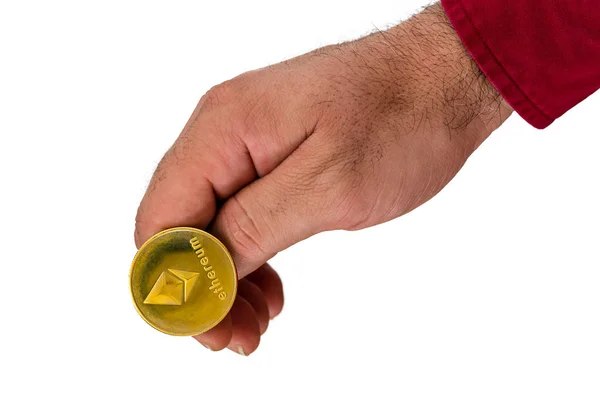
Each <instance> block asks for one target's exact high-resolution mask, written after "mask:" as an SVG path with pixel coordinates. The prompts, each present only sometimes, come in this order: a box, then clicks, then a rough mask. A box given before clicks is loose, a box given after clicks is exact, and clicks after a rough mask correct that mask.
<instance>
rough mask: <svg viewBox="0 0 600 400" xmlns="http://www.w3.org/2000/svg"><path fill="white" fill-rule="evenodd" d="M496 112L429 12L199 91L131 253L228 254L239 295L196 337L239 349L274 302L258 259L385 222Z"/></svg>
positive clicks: (419, 194)
mask: <svg viewBox="0 0 600 400" xmlns="http://www.w3.org/2000/svg"><path fill="white" fill-rule="evenodd" d="M510 113H511V110H510V108H509V107H508V106H507V105H506V104H505V103H504V102H503V101H502V99H501V98H500V96H499V95H498V93H497V92H496V90H495V89H494V88H493V87H492V86H491V85H490V84H489V82H488V81H487V80H486V79H485V77H484V76H483V75H482V74H481V72H480V71H479V69H478V68H477V66H476V65H475V64H474V62H473V60H472V59H471V58H470V57H469V55H468V54H467V53H466V51H465V50H464V48H463V47H462V44H461V43H460V41H459V39H458V38H457V36H456V34H455V32H454V31H453V29H452V27H451V25H450V23H449V22H448V20H447V18H446V16H445V14H444V12H443V10H442V8H441V6H440V5H435V6H432V7H429V8H428V9H426V10H425V11H423V12H422V13H420V14H419V15H417V16H415V17H414V18H412V19H410V20H409V21H407V22H405V23H403V24H401V25H399V26H397V27H395V28H392V29H391V30H389V31H386V32H378V33H375V34H373V35H370V36H368V37H365V38H363V39H360V40H357V41H355V42H351V43H345V44H342V45H337V46H329V47H325V48H322V49H319V50H316V51H314V52H311V53H309V54H306V55H303V56H301V57H297V58H295V59H292V60H289V61H286V62H283V63H280V64H277V65H273V66H270V67H267V68H264V69H261V70H257V71H252V72H248V73H245V74H243V75H241V76H239V77H237V78H234V79H233V80H231V81H228V82H225V83H223V84H221V85H219V86H217V87H215V88H213V89H211V90H210V91H209V92H208V93H207V94H206V95H205V96H204V97H203V98H202V99H201V100H200V102H199V104H198V106H197V107H196V110H195V111H194V113H193V114H192V116H191V118H190V120H189V122H188V123H187V125H186V127H185V128H184V130H183V132H182V133H181V135H180V137H179V138H178V139H177V141H176V142H175V144H174V145H173V146H172V147H171V148H170V149H169V151H168V152H167V154H166V155H165V157H164V159H163V160H162V161H161V163H160V164H159V166H158V168H157V170H156V172H155V174H154V177H153V179H152V182H151V183H150V186H149V188H148V191H147V193H146V195H145V196H144V199H143V200H142V203H141V205H140V208H139V211H138V216H137V223H136V234H135V239H136V244H137V246H140V245H141V244H142V243H143V242H144V241H146V240H147V239H148V238H149V237H150V236H152V235H153V234H154V233H156V232H158V231H160V230H162V229H166V228H170V227H173V226H195V227H199V228H203V229H207V230H209V231H211V232H213V233H214V234H215V235H216V236H217V237H218V238H220V239H221V240H222V241H223V242H224V243H225V244H226V245H227V247H228V248H229V249H230V251H231V253H232V255H233V257H234V260H235V263H236V265H237V268H238V272H239V275H240V278H242V280H241V281H240V293H239V296H238V298H237V299H236V302H235V304H234V306H233V308H232V310H231V313H230V315H229V316H228V317H227V318H226V319H225V320H224V321H223V322H222V323H220V324H219V325H218V326H217V327H215V328H213V329H212V330H211V331H210V332H207V333H205V334H203V335H199V336H198V337H197V339H198V340H199V341H200V342H201V343H203V344H205V345H207V346H208V347H210V348H211V349H213V350H219V349H223V348H225V347H228V348H230V349H232V350H234V351H239V352H241V353H243V354H250V353H251V352H253V351H254V350H255V349H256V347H257V346H258V343H259V340H260V335H261V334H262V333H263V332H264V331H265V330H266V328H267V325H268V322H269V319H270V318H273V317H274V316H275V315H277V314H278V313H279V312H280V311H281V308H282V306H283V292H282V286H281V281H280V280H279V277H278V276H277V274H276V273H275V272H274V270H273V269H272V268H271V267H269V266H268V265H266V264H265V263H266V262H267V260H269V259H270V258H271V257H273V256H274V255H275V254H276V253H277V252H279V251H281V250H283V249H286V248H287V247H289V246H291V245H293V244H294V243H297V242H299V241H301V240H303V239H305V238H307V237H309V236H311V235H314V234H316V233H318V232H322V231H327V230H334V229H346V230H356V229H362V228H366V227H369V226H372V225H376V224H380V223H382V222H385V221H388V220H391V219H393V218H396V217H399V216H401V215H403V214H405V213H407V212H409V211H411V210H412V209H414V208H416V207H418V206H419V205H421V204H423V203H424V202H426V201H427V200H429V199H430V198H431V197H433V196H434V195H435V194H436V193H438V192H439V191H440V190H441V189H442V188H443V187H444V186H445V185H446V184H447V183H448V182H449V181H450V180H451V179H452V178H453V177H454V176H455V174H456V173H457V172H458V171H459V169H460V168H461V167H462V165H463V164H464V163H465V161H466V160H467V158H468V157H469V156H470V155H471V153H472V152H473V151H474V150H475V149H476V148H477V147H478V146H479V145H480V144H481V143H482V142H483V141H484V140H485V139H486V138H487V137H488V136H489V135H490V134H491V132H492V131H494V130H495V129H496V128H498V127H499V126H500V125H501V124H502V122H503V121H504V120H505V119H506V118H507V117H508V116H509V115H510Z"/></svg>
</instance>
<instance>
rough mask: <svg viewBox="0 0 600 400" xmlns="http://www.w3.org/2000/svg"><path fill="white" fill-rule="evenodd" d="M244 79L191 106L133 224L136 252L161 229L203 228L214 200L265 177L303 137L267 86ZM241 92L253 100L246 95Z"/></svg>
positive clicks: (303, 131) (301, 126) (299, 126)
mask: <svg viewBox="0 0 600 400" xmlns="http://www.w3.org/2000/svg"><path fill="white" fill-rule="evenodd" d="M256 75H257V74H255V75H253V76H256ZM258 76H261V75H260V74H258ZM248 79H250V80H251V79H253V78H236V79H234V80H232V81H229V82H226V83H223V84H221V85H219V86H217V87H215V88H213V89H211V90H210V91H209V92H208V93H207V94H206V95H205V96H203V97H202V99H201V100H200V102H199V103H198V106H197V107H196V109H195V110H194V113H193V114H192V116H191V117H190V120H189V121H188V123H187V124H186V126H185V128H184V129H183V132H182V133H181V135H180V136H179V138H178V139H177V140H176V142H175V143H174V144H173V146H172V147H171V149H169V151H168V152H167V153H166V154H165V156H164V158H163V159H162V161H161V162H160V164H159V166H158V167H157V169H156V172H155V173H154V176H153V177H152V180H151V182H150V184H149V186H148V190H147V191H146V194H145V195H144V198H143V199H142V202H141V204H140V207H139V210H138V214H137V217H136V231H135V241H136V245H137V246H138V247H139V246H141V245H142V244H143V243H144V242H145V241H146V240H147V239H149V238H150V237H151V236H152V235H154V234H155V233H157V232H159V231H161V230H163V229H166V228H172V227H175V226H193V227H198V228H201V229H204V228H205V226H206V225H207V224H208V223H209V222H210V221H211V220H212V218H213V217H214V215H215V211H216V203H217V201H216V200H217V199H226V198H228V197H229V196H231V195H232V194H233V193H235V192H237V191H238V190H239V189H241V188H242V187H244V186H245V185H247V184H248V183H250V182H251V181H253V180H254V179H256V178H257V176H263V175H266V174H268V173H269V172H270V171H271V170H273V168H275V167H276V166H277V165H279V163H280V162H281V161H282V160H284V159H285V158H286V157H287V156H288V155H289V154H290V153H291V152H292V151H293V150H294V149H295V148H297V147H298V146H299V144H300V143H301V142H302V141H303V140H304V139H305V138H306V136H307V132H306V128H305V125H304V124H303V123H302V122H301V121H298V120H297V118H296V119H292V118H290V117H289V115H290V113H287V112H283V111H282V107H283V104H285V102H284V101H283V100H285V99H282V98H280V97H281V96H280V94H279V92H280V91H279V90H275V89H273V88H271V87H270V86H269V85H272V83H269V82H270V81H271V80H269V79H263V81H264V82H263V81H261V80H258V83H255V84H253V85H249V84H248V83H247V80H248ZM248 87H253V90H258V91H259V93H258V94H257V95H256V96H253V95H252V93H253V92H252V91H249V90H248ZM263 92H264V93H263ZM304 122H306V121H304Z"/></svg>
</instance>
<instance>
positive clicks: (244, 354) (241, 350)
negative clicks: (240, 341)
mask: <svg viewBox="0 0 600 400" xmlns="http://www.w3.org/2000/svg"><path fill="white" fill-rule="evenodd" d="M237 351H238V353H240V354H241V355H243V356H248V354H246V353H244V348H243V347H242V346H238V348H237Z"/></svg>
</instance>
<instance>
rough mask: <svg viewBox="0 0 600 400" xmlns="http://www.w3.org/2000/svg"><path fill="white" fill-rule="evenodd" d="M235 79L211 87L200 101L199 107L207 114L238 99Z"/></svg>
mask: <svg viewBox="0 0 600 400" xmlns="http://www.w3.org/2000/svg"><path fill="white" fill-rule="evenodd" d="M236 79H237V78H235V79H233V80H229V81H225V82H222V83H220V84H218V85H216V86H213V87H212V88H211V89H209V90H208V92H206V93H205V94H204V96H202V98H201V99H200V107H201V109H202V110H203V111H205V112H209V111H213V110H216V109H219V108H221V107H224V106H227V105H229V104H231V103H233V102H235V101H236V99H237V98H238V90H237V87H238V84H237V81H236Z"/></svg>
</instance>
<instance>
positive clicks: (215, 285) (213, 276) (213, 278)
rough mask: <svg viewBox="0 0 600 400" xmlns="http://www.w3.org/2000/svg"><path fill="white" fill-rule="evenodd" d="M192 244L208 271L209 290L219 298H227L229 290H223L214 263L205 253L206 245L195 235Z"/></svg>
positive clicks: (205, 270) (205, 269)
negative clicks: (211, 262) (211, 263)
mask: <svg viewBox="0 0 600 400" xmlns="http://www.w3.org/2000/svg"><path fill="white" fill-rule="evenodd" d="M190 244H191V245H192V249H194V252H195V253H196V256H197V257H198V258H199V259H200V264H202V267H203V268H204V272H206V276H207V278H208V280H209V281H210V286H209V288H208V289H209V290H212V291H213V293H214V294H216V295H217V296H218V297H219V299H221V300H225V299H226V298H227V292H225V291H224V290H223V286H222V285H221V282H220V281H219V278H217V272H216V271H215V270H214V269H213V267H212V265H210V261H209V259H208V257H207V256H206V254H205V251H204V247H202V243H200V240H199V239H198V238H197V237H196V236H194V237H193V238H192V239H191V240H190Z"/></svg>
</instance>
